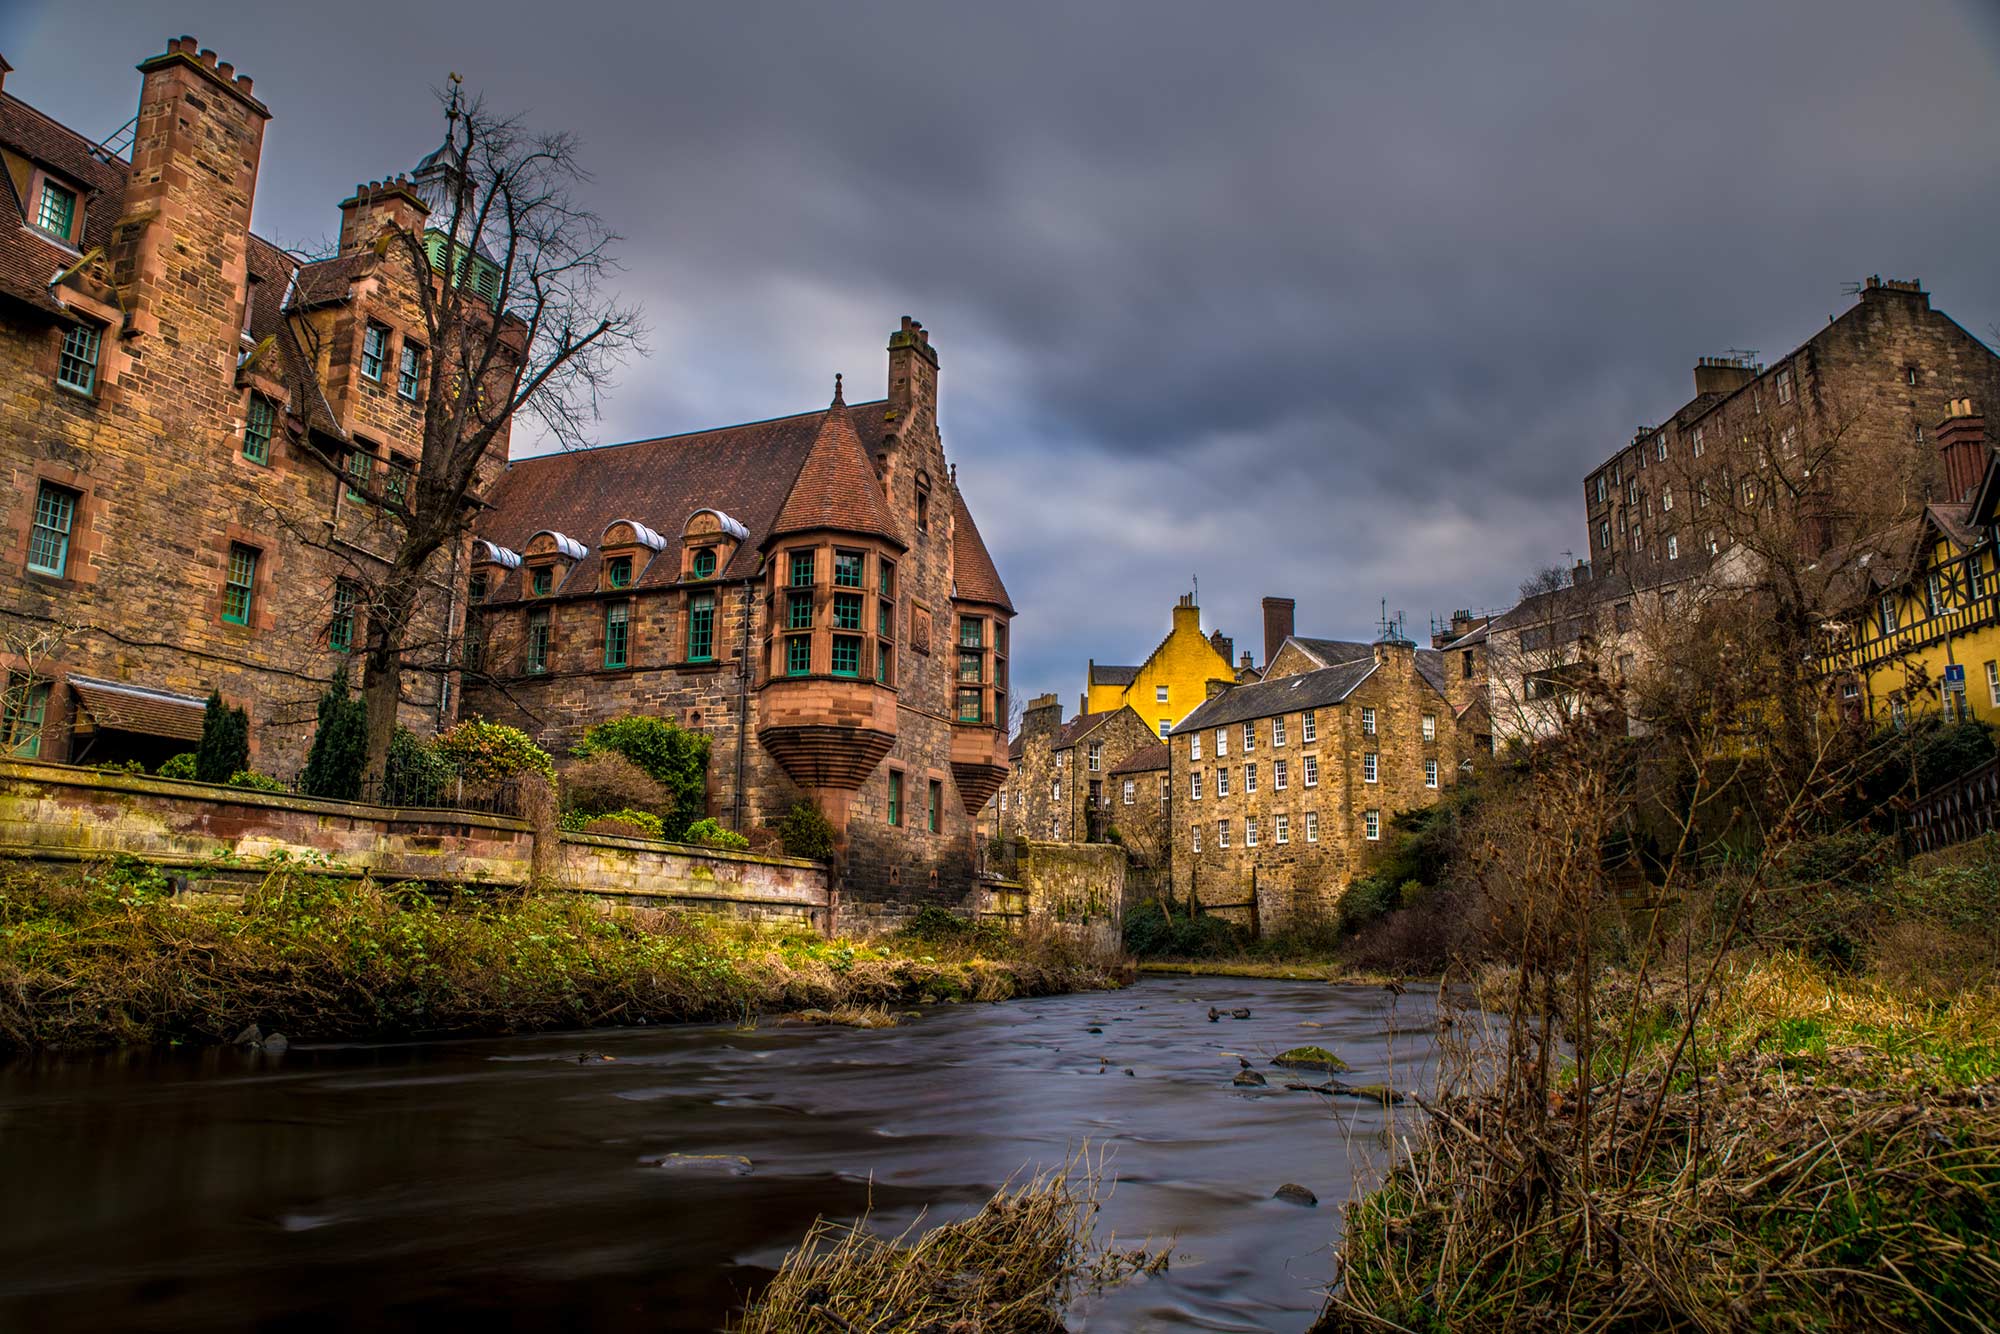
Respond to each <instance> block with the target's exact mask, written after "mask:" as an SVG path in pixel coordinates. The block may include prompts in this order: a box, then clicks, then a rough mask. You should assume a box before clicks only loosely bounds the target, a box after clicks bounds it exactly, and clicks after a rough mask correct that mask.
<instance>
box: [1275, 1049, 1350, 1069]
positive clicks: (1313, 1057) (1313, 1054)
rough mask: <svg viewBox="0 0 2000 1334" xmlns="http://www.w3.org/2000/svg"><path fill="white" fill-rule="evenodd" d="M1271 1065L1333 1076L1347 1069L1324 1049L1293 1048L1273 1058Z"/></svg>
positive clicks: (1342, 1062) (1345, 1065) (1345, 1063)
mask: <svg viewBox="0 0 2000 1334" xmlns="http://www.w3.org/2000/svg"><path fill="white" fill-rule="evenodd" d="M1271 1064H1272V1065H1282V1066H1284V1067H1285V1068H1286V1069H1288V1070H1326V1071H1330V1072H1332V1073H1333V1074H1340V1073H1342V1072H1344V1071H1345V1070H1346V1069H1347V1068H1348V1066H1347V1062H1346V1061H1343V1060H1341V1059H1340V1058H1339V1057H1338V1056H1336V1055H1334V1054H1333V1053H1332V1052H1330V1051H1328V1050H1327V1049H1326V1048H1324V1047H1294V1048H1292V1049H1291V1050H1290V1051H1287V1052H1280V1053H1279V1054H1278V1055H1277V1056H1275V1057H1273V1058H1272V1060H1271Z"/></svg>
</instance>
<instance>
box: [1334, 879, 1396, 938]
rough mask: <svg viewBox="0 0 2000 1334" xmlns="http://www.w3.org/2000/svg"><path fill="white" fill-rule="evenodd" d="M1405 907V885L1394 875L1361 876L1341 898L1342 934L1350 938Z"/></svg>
mask: <svg viewBox="0 0 2000 1334" xmlns="http://www.w3.org/2000/svg"><path fill="white" fill-rule="evenodd" d="M1402 906H1403V893H1402V885H1401V883H1400V882H1398V881H1397V880H1396V879H1395V878H1394V876H1393V873H1392V872H1385V871H1377V872H1375V873H1374V874H1372V875H1364V876H1359V877H1357V878H1356V879H1355V881H1354V883H1353V884H1351V885H1349V886H1348V887H1347V892H1346V893H1345V894H1342V895H1341V896H1340V907H1339V909H1338V915H1339V921H1340V930H1341V932H1342V934H1344V935H1350V936H1351V935H1353V934H1354V933H1355V932H1356V931H1359V930H1360V929H1361V928H1362V927H1364V926H1367V925H1368V924H1369V923H1371V922H1376V921H1380V920H1381V919H1382V918H1384V917H1386V916H1388V915H1389V914H1390V913H1391V912H1394V911H1395V910H1396V909H1398V908H1400V907H1402Z"/></svg>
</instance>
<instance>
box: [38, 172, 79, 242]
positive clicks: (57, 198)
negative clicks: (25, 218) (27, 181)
mask: <svg viewBox="0 0 2000 1334" xmlns="http://www.w3.org/2000/svg"><path fill="white" fill-rule="evenodd" d="M35 226H36V227H37V228H39V229H40V230H42V231H45V232H47V233H48V234H49V235H50V236H53V237H55V238H56V239H57V240H59V241H63V242H67V241H68V240H69V239H70V237H71V236H73V235H74V234H75V232H74V228H75V227H76V191H74V190H72V189H70V188H69V187H68V186H66V185H58V184H56V183H55V182H54V181H52V180H48V179H47V178H44V179H43V181H42V196H41V198H40V199H39V200H37V201H36V203H35Z"/></svg>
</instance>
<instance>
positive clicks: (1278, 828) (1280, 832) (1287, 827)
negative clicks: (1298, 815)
mask: <svg viewBox="0 0 2000 1334" xmlns="http://www.w3.org/2000/svg"><path fill="white" fill-rule="evenodd" d="M1271 836H1272V838H1273V839H1274V840H1275V841H1277V842H1279V843H1289V842H1291V841H1292V817H1291V816H1289V815H1274V816H1272V817H1271Z"/></svg>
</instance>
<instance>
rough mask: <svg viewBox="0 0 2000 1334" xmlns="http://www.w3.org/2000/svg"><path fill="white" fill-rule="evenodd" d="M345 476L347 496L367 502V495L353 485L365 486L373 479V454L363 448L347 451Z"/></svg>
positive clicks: (362, 502) (350, 498)
mask: <svg viewBox="0 0 2000 1334" xmlns="http://www.w3.org/2000/svg"><path fill="white" fill-rule="evenodd" d="M347 477H348V487H347V498H348V499H349V500H353V501H359V502H360V503H361V504H364V505H365V504H367V503H368V497H367V496H365V495H363V494H362V493H361V492H360V491H357V490H355V487H356V486H357V485H358V486H362V487H366V486H367V485H368V484H369V483H370V482H372V481H374V480H375V456H374V455H373V454H370V453H369V452H368V451H367V450H365V449H350V450H349V451H347Z"/></svg>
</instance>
